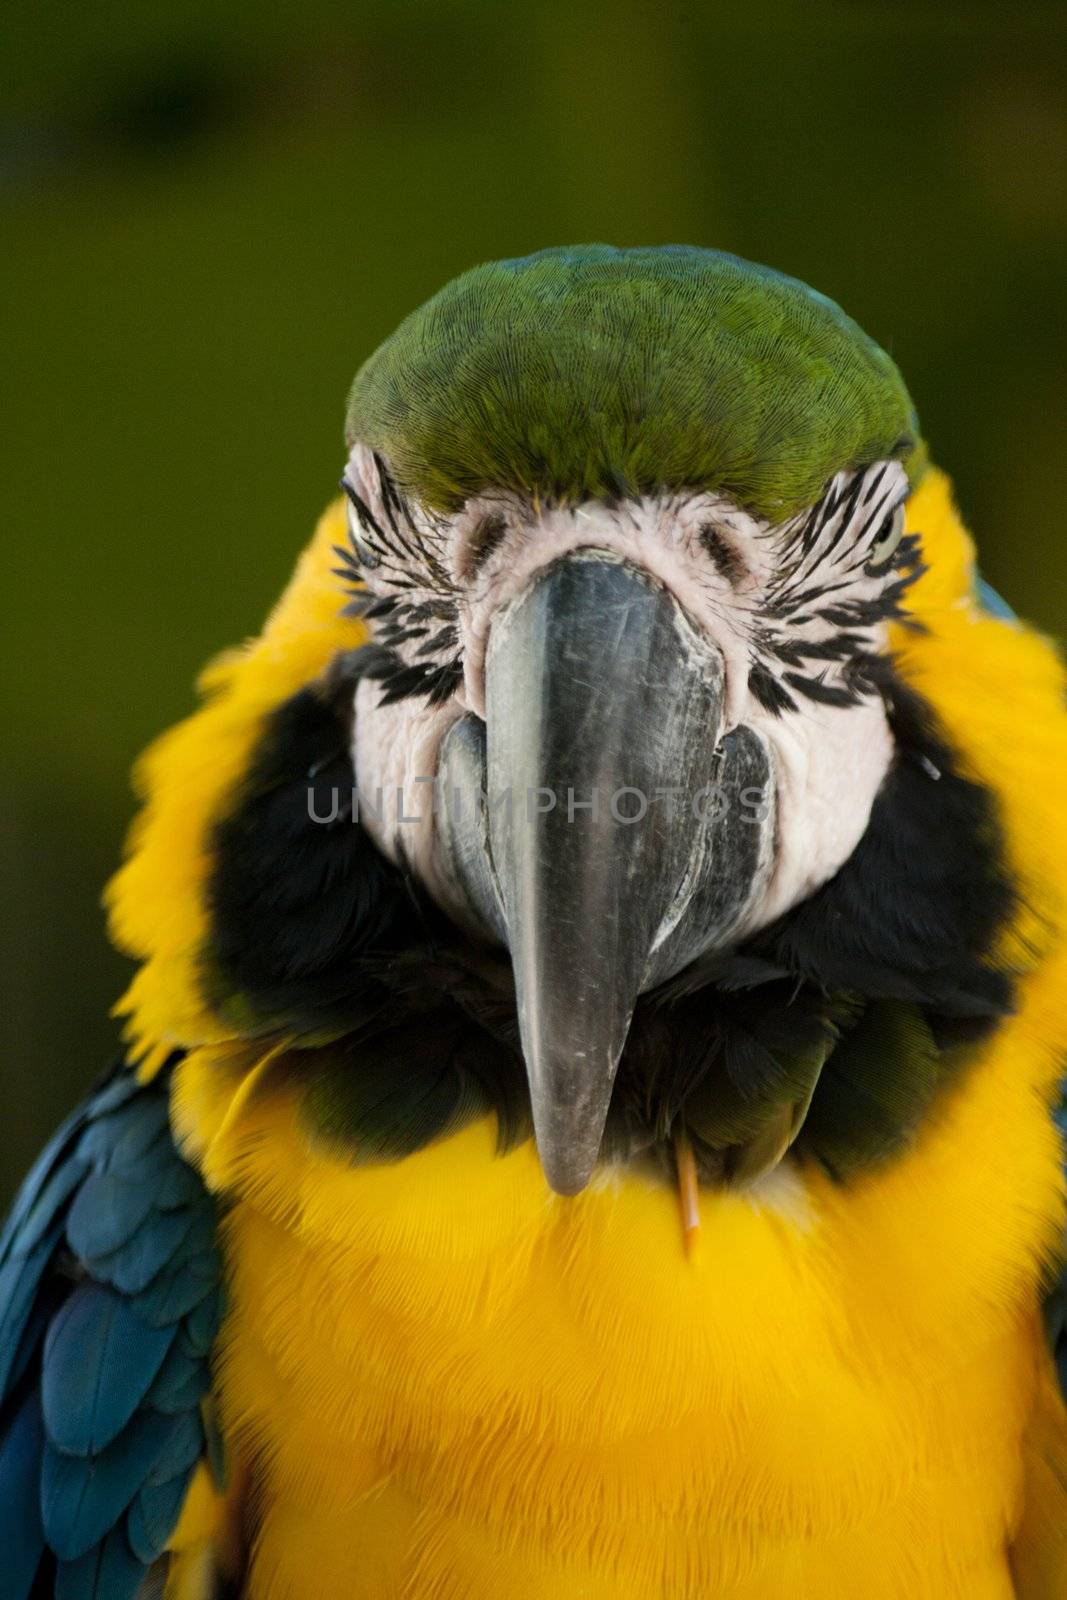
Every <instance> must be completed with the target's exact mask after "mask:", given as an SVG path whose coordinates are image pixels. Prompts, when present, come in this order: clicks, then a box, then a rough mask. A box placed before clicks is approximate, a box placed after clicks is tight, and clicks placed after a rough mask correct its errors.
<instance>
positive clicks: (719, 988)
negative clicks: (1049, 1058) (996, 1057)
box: [203, 647, 1016, 1182]
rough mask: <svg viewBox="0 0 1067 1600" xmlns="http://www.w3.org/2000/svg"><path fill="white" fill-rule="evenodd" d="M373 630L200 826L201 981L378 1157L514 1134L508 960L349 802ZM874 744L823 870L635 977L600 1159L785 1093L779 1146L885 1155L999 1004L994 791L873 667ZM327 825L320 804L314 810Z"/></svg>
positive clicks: (710, 1128) (704, 1150)
mask: <svg viewBox="0 0 1067 1600" xmlns="http://www.w3.org/2000/svg"><path fill="white" fill-rule="evenodd" d="M374 661H375V657H374V654H373V647H370V649H369V650H368V651H367V652H361V651H357V652H354V653H353V654H352V655H351V656H347V657H342V658H339V659H338V661H337V662H335V664H334V666H333V668H332V669H331V671H330V672H329V673H328V674H327V675H326V676H325V677H324V679H323V680H322V681H321V682H319V683H317V684H315V685H313V686H311V687H309V688H306V689H304V690H302V691H301V692H300V693H299V694H297V695H295V696H294V697H293V698H292V699H290V700H288V701H287V702H285V703H284V704H283V705H282V706H280V707H279V708H278V709H277V710H276V711H275V712H274V713H273V714H272V715H271V716H270V717H269V718H268V719H267V720H266V721H265V723H264V726H263V731H262V735H261V737H260V740H259V743H258V745H257V748H256V751H255V755H254V757H253V760H252V763H251V765H250V768H249V771H248V774H247V776H246V778H245V781H244V784H243V785H242V788H241V791H240V793H239V794H238V795H237V796H236V797H235V799H234V803H233V807H232V809H231V811H230V813H229V814H228V815H227V816H225V817H223V818H221V819H220V820H219V821H218V822H217V824H216V825H215V827H214V830H213V833H212V837H211V840H210V852H211V858H212V861H213V866H212V870H211V874H210V881H209V886H208V898H209V906H210V917H211V927H212V934H211V939H210V943H209V946H208V948H207V949H206V950H205V952H204V960H203V983H204V988H205V993H206V995H207V997H208V999H209V1000H210V1002H211V1004H212V1005H213V1006H214V1007H215V1008H216V1009H217V1010H218V1011H219V1012H220V1013H221V1014H222V1015H223V1016H225V1017H226V1018H228V1019H229V1020H230V1021H231V1022H232V1023H233V1024H234V1025H235V1026H236V1027H237V1028H239V1029H240V1031H241V1032H243V1033H245V1034H255V1035H261V1036H263V1037H264V1038H265V1039H269V1038H276V1037H280V1036H282V1035H286V1034H291V1035H293V1036H294V1038H295V1039H296V1041H297V1042H296V1043H295V1044H294V1045H293V1046H292V1047H291V1048H290V1049H289V1050H288V1052H287V1055H286V1057H285V1070H287V1071H292V1072H293V1073H294V1074H296V1075H298V1076H299V1078H300V1079H301V1081H302V1082H303V1083H304V1085H305V1102H304V1103H305V1107H306V1111H307V1114H308V1116H309V1118H310V1119H311V1120H312V1122H313V1123H314V1125H315V1126H316V1128H317V1129H318V1130H319V1131H321V1133H322V1134H323V1135H325V1136H327V1137H329V1138H331V1139H333V1140H336V1141H337V1142H338V1143H339V1144H340V1145H341V1146H342V1147H343V1148H344V1149H345V1151H346V1153H347V1154H348V1155H349V1156H350V1157H351V1159H353V1160H356V1161H360V1160H399V1159H401V1158H402V1157H404V1156H405V1155H407V1154H410V1153H412V1152H413V1151H415V1150H418V1149H420V1148H422V1147H423V1146H424V1145H425V1144H427V1143H428V1142H430V1141H431V1140H432V1139H434V1138H437V1137H440V1136H442V1135H443V1134H446V1133H448V1132H451V1131H454V1130H455V1129H456V1128H458V1127H459V1126H461V1125H463V1124H464V1123H465V1122H467V1121H469V1120H471V1119H472V1118H474V1117H477V1116H481V1115H484V1114H487V1113H490V1112H492V1113H495V1114H496V1116H497V1118H498V1125H499V1130H500V1142H501V1145H502V1146H507V1145H509V1144H511V1143H513V1142H515V1141H516V1140H518V1139H521V1138H525V1137H528V1136H529V1134H530V1132H531V1125H530V1112H529V1100H528V1094H527V1089H526V1077H525V1069H524V1066H523V1063H522V1058H521V1054H520V1052H519V1046H518V1028H517V1022H516V1017H515V1005H514V991H513V987H512V981H511V971H510V965H509V962H508V959H507V956H506V954H505V953H504V952H502V951H493V950H488V949H485V948H483V947H479V946H476V945H475V944H474V943H473V942H472V941H469V940H467V939H466V938H465V937H464V936H463V935H462V934H461V933H459V931H458V930H457V929H455V928H454V927H453V926H452V925H451V924H450V923H449V922H448V921H447V920H446V919H445V918H444V916H443V914H442V913H441V912H439V911H438V910H437V909H436V907H434V906H432V905H430V904H429V903H428V902H427V901H426V899H425V896H424V895H423V894H422V893H421V892H420V890H419V888H418V886H417V885H416V884H414V883H413V882H412V881H411V880H410V879H409V877H408V876H407V875H406V874H405V873H404V871H403V870H402V869H400V868H398V867H396V866H394V865H393V864H392V863H391V862H389V861H387V860H386V859H385V858H384V857H383V856H382V855H381V854H380V852H379V851H378V850H377V848H376V847H375V845H374V844H373V842H372V841H371V839H370V838H369V836H368V835H367V834H366V833H365V832H364V830H363V829H362V827H361V826H360V825H359V823H358V821H357V820H356V819H355V816H354V812H353V791H354V784H355V778H354V773H353V771H352V764H351V757H350V754H349V752H350V748H351V706H352V699H353V690H354V686H355V683H356V681H357V680H358V678H359V677H360V676H361V675H362V674H363V672H364V669H365V667H367V666H371V667H372V666H373V665H374ZM879 692H880V693H881V694H882V696H883V699H884V701H885V704H886V707H887V714H888V717H889V720H890V723H891V726H892V730H893V733H894V737H895V742H896V756H895V759H894V762H893V765H892V767H891V769H890V771H889V773H888V775H887V777H886V780H885V782H884V784H883V787H882V789H881V791H880V793H879V794H878V796H877V798H876V800H875V802H874V806H873V809H872V812H871V817H870V822H869V825H868V828H867V831H866V833H865V834H864V836H863V838H862V839H861V841H860V843H859V845H858V846H857V848H856V850H855V851H854V853H853V855H852V856H851V858H850V859H849V860H848V861H847V862H846V863H845V865H844V866H843V867H842V868H841V869H840V871H839V872H838V873H837V874H836V875H835V876H834V877H833V878H832V879H831V880H830V881H829V882H828V883H826V884H824V885H823V886H822V888H820V889H819V890H817V891H816V892H815V893H814V894H813V895H812V896H811V897H810V898H809V899H808V900H806V901H804V902H803V903H802V904H800V905H798V906H796V907H794V908H793V909H792V910H791V911H790V912H789V913H788V914H787V915H786V916H784V917H783V918H782V919H781V920H780V921H779V922H777V923H776V924H775V925H773V926H772V927H769V928H767V929H765V930H763V931H762V932H761V933H760V934H758V935H757V936H756V937H754V938H752V939H751V940H749V941H748V942H747V943H746V944H744V945H742V946H740V947H738V948H737V949H735V950H733V951H731V952H729V953H727V954H718V955H716V956H715V957H713V958H708V959H706V960H704V961H701V962H698V963H696V964H695V965H693V966H691V967H689V968H688V969H686V971H684V972H682V973H681V974H680V975H679V976H678V977H677V978H674V979H672V980H670V982H668V983H666V984H664V985H662V986H661V987H660V988H659V989H658V990H656V991H653V992H652V993H650V994H647V995H644V996H642V998H641V1000H640V1001H639V1003H638V1007H637V1010H636V1012H635V1015H634V1020H633V1025H632V1028H631V1032H630V1036H629V1040H628V1043H627V1047H626V1050H625V1052H624V1054H623V1057H622V1061H621V1063H620V1067H619V1071H618V1077H617V1080H616V1086H615V1092H614V1097H613V1102H612V1110H611V1114H610V1117H609V1121H608V1127H607V1131H606V1134H605V1142H604V1146H603V1155H604V1157H605V1158H622V1159H634V1158H637V1157H638V1156H640V1157H641V1159H645V1160H651V1161H655V1162H659V1163H661V1164H662V1165H663V1166H664V1168H665V1170H669V1169H670V1165H671V1161H672V1156H671V1141H672V1137H673V1135H674V1134H675V1133H676V1132H677V1131H678V1130H679V1128H684V1129H685V1131H686V1132H687V1133H688V1135H689V1137H690V1141H691V1143H692V1146H693V1148H694V1151H695V1153H696V1156H697V1160H698V1164H699V1167H700V1170H701V1174H702V1176H703V1177H704V1178H705V1180H707V1181H716V1182H730V1181H733V1180H735V1179H737V1178H739V1177H741V1176H743V1171H740V1170H739V1168H738V1162H737V1150H738V1148H739V1146H741V1145H743V1144H744V1143H745V1142H746V1141H750V1140H751V1139H752V1137H753V1136H754V1132H756V1131H758V1129H759V1127H760V1125H761V1122H762V1121H764V1120H766V1119H767V1118H768V1117H770V1116H772V1115H773V1114H774V1112H775V1110H776V1108H777V1107H779V1106H780V1105H781V1104H783V1103H784V1102H785V1101H786V1100H789V1101H791V1102H794V1103H795V1102H796V1101H797V1100H798V1098H800V1099H802V1098H804V1096H805V1093H806V1092H809V1086H812V1085H813V1086H814V1094H813V1096H812V1099H811V1104H810V1108H809V1110H808V1115H807V1119H806V1122H805V1124H804V1127H803V1130H802V1132H801V1134H800V1137H799V1139H798V1141H797V1144H796V1145H795V1147H794V1149H795V1152H796V1154H797V1156H798V1157H799V1158H800V1159H807V1160H814V1161H818V1162H819V1163H820V1164H821V1165H822V1166H823V1167H824V1168H825V1169H826V1170H828V1171H830V1172H831V1173H833V1174H834V1175H835V1176H838V1177H840V1178H846V1177H847V1176H848V1175H849V1174H850V1173H852V1172H855V1171H856V1170H859V1169H862V1168H864V1167H866V1166H868V1165H869V1164H870V1163H872V1162H875V1161H878V1160H881V1159H885V1158H886V1157H888V1156H891V1155H893V1154H895V1153H897V1152H898V1151H900V1150H901V1149H902V1148H903V1147H904V1146H905V1145H906V1144H907V1142H908V1141H909V1140H910V1138H911V1137H912V1136H913V1134H914V1132H915V1130H916V1129H917V1128H918V1127H919V1125H920V1124H921V1122H922V1120H923V1117H924V1115H925V1113H926V1112H927V1110H928V1109H929V1107H930V1105H931V1104H932V1103H933V1101H934V1100H935V1098H936V1097H937V1095H938V1094H939V1093H940V1092H941V1091H942V1090H943V1089H944V1087H945V1086H946V1085H947V1084H948V1083H950V1082H951V1081H952V1080H953V1079H955V1078H956V1077H957V1075H958V1074H959V1073H960V1071H961V1070H963V1068H965V1066H966V1065H967V1063H968V1062H970V1061H973V1060H974V1059H975V1055H976V1050H977V1048H978V1047H979V1046H980V1044H981V1042H982V1040H983V1038H984V1037H985V1036H986V1035H987V1034H988V1032H989V1031H990V1030H991V1029H992V1028H993V1027H994V1026H995V1025H996V1022H997V1020H998V1019H999V1018H1001V1017H1002V1016H1003V1015H1004V1014H1005V1013H1006V1012H1008V1011H1009V1010H1010V1009H1011V1005H1012V989H1013V979H1012V974H1011V973H1010V972H1008V971H1006V970H1005V969H1004V968H1003V966H1002V965H1000V964H999V963H998V959H997V955H996V947H997V943H998V937H999V935H1000V934H1001V933H1002V931H1003V930H1004V929H1005V927H1006V926H1007V925H1008V923H1009V921H1010V919H1011V917H1012V915H1013V912H1014V910H1015V908H1016V893H1015V890H1014V888H1013V885H1012V883H1011V880H1010V877H1009V875H1008V872H1007V869H1006V866H1005V860H1004V850H1003V842H1002V837H1001V830H1000V825H999V821H998V816H997V807H996V803H995V800H994V797H993V795H992V794H991V793H990V792H989V791H988V790H986V789H984V788H983V787H981V786H980V785H979V784H977V783H976V782H974V781H973V780H972V779H970V778H968V777H966V776H964V775H963V773H962V772H961V771H960V767H959V763H958V760H957V758H956V757H955V755H954V753H953V751H952V749H951V747H950V745H949V743H948V741H947V740H946V739H945V737H944V735H943V733H942V732H941V731H940V730H939V729H938V727H937V725H936V721H935V719H934V717H933V716H932V714H931V712H930V710H929V708H928V707H927V706H926V705H925V704H924V702H922V701H921V700H920V699H919V698H918V697H917V696H916V695H915V694H914V693H913V692H912V691H910V690H909V689H908V688H906V686H905V685H903V684H902V683H901V681H900V680H899V679H898V678H896V677H895V675H894V674H893V672H892V670H891V668H890V667H888V666H887V665H885V664H881V665H880V668H879ZM323 819H328V820H323Z"/></svg>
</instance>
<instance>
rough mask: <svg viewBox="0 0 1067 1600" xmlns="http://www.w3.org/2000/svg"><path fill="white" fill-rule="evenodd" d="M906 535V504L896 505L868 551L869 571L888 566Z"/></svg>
mask: <svg viewBox="0 0 1067 1600" xmlns="http://www.w3.org/2000/svg"><path fill="white" fill-rule="evenodd" d="M903 537H904V504H903V501H902V502H901V504H900V505H898V506H896V507H895V508H894V509H893V511H892V512H891V513H890V515H889V516H888V517H887V518H886V520H885V522H883V524H882V527H881V529H880V530H879V534H878V537H877V539H876V540H875V541H874V543H873V544H872V545H871V548H870V550H869V551H868V552H867V571H868V572H872V571H879V570H882V569H883V568H884V567H886V566H887V565H888V563H889V561H890V559H891V558H892V556H893V555H894V554H895V553H896V550H897V547H898V545H899V544H900V541H901V539H902V538H903Z"/></svg>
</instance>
